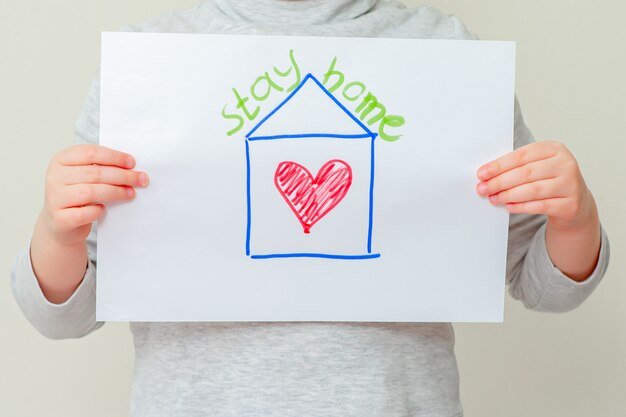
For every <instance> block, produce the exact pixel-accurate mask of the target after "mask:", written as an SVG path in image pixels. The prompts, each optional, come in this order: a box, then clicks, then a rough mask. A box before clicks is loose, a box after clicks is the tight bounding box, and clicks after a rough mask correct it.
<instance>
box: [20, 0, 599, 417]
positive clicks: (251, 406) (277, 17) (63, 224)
mask: <svg viewBox="0 0 626 417" xmlns="http://www.w3.org/2000/svg"><path fill="white" fill-rule="evenodd" d="M130 30H136V31H151V32H190V33H232V34H289V35H316V36H359V37H405V38H408V37H410V38H439V39H473V36H472V34H471V33H469V32H468V31H467V30H466V28H465V27H464V25H463V24H462V23H461V21H459V20H458V19H457V18H455V17H448V16H445V15H443V14H441V13H439V12H437V11H436V10H433V9H432V8H429V7H419V8H417V9H407V8H405V7H404V6H402V5H401V4H400V3H398V2H396V1H390V2H388V1H382V0H333V1H330V0H323V1H322V0H304V1H285V0H254V1H252V0H250V1H242V0H207V1H204V2H202V3H200V4H199V5H198V6H196V7H195V8H193V9H191V10H188V11H183V12H177V13H173V14H170V15H167V16H163V17H160V18H158V19H155V20H152V21H150V22H147V23H144V24H142V25H138V26H134V27H131V28H130ZM515 116H516V121H515V147H516V148H517V150H516V151H515V152H513V153H511V154H508V155H504V156H502V157H501V158H499V159H497V160H495V161H493V162H490V163H487V164H486V165H484V166H483V167H481V168H480V169H479V170H478V172H477V176H478V179H479V182H478V185H477V192H478V193H479V194H480V195H482V196H485V197H488V200H489V202H490V203H491V204H497V205H503V206H505V207H506V208H507V209H508V210H509V211H510V212H511V213H513V214H512V216H511V222H510V238H509V253H508V268H507V283H508V286H509V290H510V291H511V293H512V295H513V296H514V297H515V298H517V299H520V300H521V301H522V302H524V304H525V305H526V306H527V307H529V308H531V309H535V310H541V311H566V310H569V309H572V308H574V307H576V306H577V305H579V304H580V303H581V302H582V301H583V300H584V299H585V298H586V297H587V296H588V295H589V294H590V293H591V292H592V291H593V289H594V288H595V286H596V285H597V284H598V283H599V281H600V280H601V278H602V276H603V274H604V272H605V270H606V267H607V263H608V255H609V248H608V241H607V238H606V235H605V234H604V232H603V231H602V230H601V227H600V223H599V219H598V214H597V210H596V206H595V203H594V200H593V197H592V195H591V193H590V192H589V190H588V189H587V187H586V185H585V183H584V181H583V178H582V176H581V174H580V171H579V169H578V166H577V164H576V161H575V159H574V157H573V156H572V154H571V153H570V152H569V151H568V150H567V149H566V148H565V147H564V146H563V145H561V144H558V143H552V142H540V143H532V142H533V139H532V136H531V133H530V131H529V130H528V129H527V127H526V126H525V125H524V121H523V119H522V116H521V113H520V110H519V107H518V106H517V104H516V112H515ZM98 128H99V86H98V83H97V82H95V83H94V85H93V86H92V88H91V90H90V93H89V96H88V98H87V102H86V105H85V107H84V110H83V112H82V114H81V116H80V118H79V120H78V123H77V126H76V133H77V141H78V142H79V143H80V144H78V145H75V146H73V147H70V148H68V149H66V150H64V151H62V152H60V153H59V154H57V155H56V156H55V157H54V158H53V160H52V162H51V164H50V167H49V170H48V173H47V178H46V198H45V206H44V208H43V210H42V211H41V214H40V216H39V218H38V220H37V224H36V227H35V231H34V233H33V237H32V241H31V245H30V256H29V251H28V250H25V251H24V252H22V253H21V254H20V255H19V256H18V258H17V260H16V263H15V267H14V270H13V274H12V285H13V290H14V294H15V297H16V299H17V301H18V303H19V304H20V306H21V308H22V309H23V311H24V314H25V315H26V317H28V319H29V320H30V321H31V323H32V324H33V325H34V326H35V327H36V328H37V329H38V330H39V331H40V332H41V333H43V334H44V335H46V336H48V337H50V338H55V339H60V338H70V337H82V336H85V335H87V334H88V333H90V332H92V331H94V330H96V329H98V328H99V327H101V326H102V325H103V323H98V322H96V321H95V292H94V289H95V270H96V259H95V228H92V222H94V221H96V220H97V219H99V218H101V217H102V215H103V214H104V210H105V209H104V206H105V205H106V204H107V203H111V202H119V201H130V200H132V198H133V196H134V188H136V187H145V186H147V184H148V175H147V174H146V173H142V172H136V171H134V170H133V167H134V164H135V162H134V160H133V159H132V156H130V155H126V154H123V153H120V152H117V151H114V150H111V149H105V148H102V147H99V146H97V143H98ZM130 204H132V203H130ZM486 204H487V202H486ZM90 231H91V233H90ZM199 261H201V260H199ZM407 273H410V274H416V275H417V273H418V272H416V271H407ZM181 279H182V278H181ZM130 327H131V331H132V333H133V336H134V340H135V348H136V364H135V377H134V384H133V396H132V406H131V415H132V416H134V417H137V416H264V417H268V416H280V417H285V416H329V415H335V416H359V417H365V416H442V417H443V416H446V417H450V416H461V415H462V407H461V404H460V401H459V381H458V372H457V366H456V361H455V356H454V336H453V330H452V327H451V325H450V324H448V323H432V324H418V323H415V324H394V323H376V324H374V323H219V324H216V323H193V324H187V323H131V325H130Z"/></svg>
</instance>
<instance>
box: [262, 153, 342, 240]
mask: <svg viewBox="0 0 626 417" xmlns="http://www.w3.org/2000/svg"><path fill="white" fill-rule="evenodd" d="M274 184H275V185H276V188H277V189H278V192H279V193H280V195H282V196H283V198H284V199H285V201H286V202H287V204H288V205H289V207H290V208H291V210H292V211H293V212H294V214H295V215H296V217H297V218H298V220H299V221H300V223H301V224H302V227H303V228H304V233H311V227H313V225H314V224H315V223H317V222H318V221H319V220H321V219H322V217H324V216H326V215H327V214H328V213H329V212H330V211H331V210H332V209H334V208H335V207H336V206H337V204H339V203H340V202H341V200H343V198H344V197H345V196H346V194H347V193H348V190H349V189H350V186H351V185H352V168H351V167H350V165H348V164H347V163H346V162H345V161H341V160H339V159H331V160H330V161H328V162H326V163H325V164H324V165H322V167H321V168H320V170H319V171H318V172H317V175H316V176H315V178H313V175H311V173H310V172H309V170H307V169H306V168H305V167H303V166H302V165H300V164H298V163H296V162H291V161H284V162H281V163H280V164H278V168H276V173H275V174H274Z"/></svg>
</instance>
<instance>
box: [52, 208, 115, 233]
mask: <svg viewBox="0 0 626 417" xmlns="http://www.w3.org/2000/svg"><path fill="white" fill-rule="evenodd" d="M104 212H105V208H104V206H103V205H101V204H95V205H90V206H84V207H71V208H66V209H63V210H59V211H57V212H55V214H54V223H55V226H56V227H57V229H58V231H59V232H62V233H67V232H70V231H72V230H74V229H77V228H79V227H81V226H85V225H87V224H91V223H93V222H95V221H96V220H100V219H101V218H102V216H103V215H104Z"/></svg>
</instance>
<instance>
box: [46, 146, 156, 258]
mask: <svg viewBox="0 0 626 417" xmlns="http://www.w3.org/2000/svg"><path fill="white" fill-rule="evenodd" d="M134 167H135V159H134V158H133V157H132V156H130V155H128V154H126V153H123V152H119V151H115V150H113V149H109V148H105V147H103V146H98V145H74V146H71V147H69V148H67V149H65V150H63V151H61V152H59V153H58V154H57V155H55V156H54V157H53V158H52V161H51V162H50V165H49V167H48V171H47V174H46V187H45V204H44V210H43V212H42V213H41V214H42V217H43V219H41V220H43V223H44V224H45V225H46V229H47V231H48V233H49V234H50V237H51V238H52V239H53V240H55V241H56V243H57V244H59V245H61V246H73V245H77V244H80V243H83V242H84V241H85V239H86V238H87V236H88V235H89V232H90V230H91V224H92V223H93V222H94V221H96V220H98V219H100V218H102V216H103V215H104V210H105V208H104V204H106V203H112V202H119V201H128V200H132V199H133V198H134V196H135V190H134V187H145V186H146V185H148V176H147V175H146V174H145V173H143V172H137V171H133V170H132V168H134Z"/></svg>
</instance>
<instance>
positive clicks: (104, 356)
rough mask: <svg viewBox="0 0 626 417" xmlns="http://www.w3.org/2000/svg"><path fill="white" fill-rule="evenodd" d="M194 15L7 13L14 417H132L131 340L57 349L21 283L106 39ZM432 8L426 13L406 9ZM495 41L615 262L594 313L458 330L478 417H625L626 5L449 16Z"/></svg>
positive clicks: (501, 9) (7, 361)
mask: <svg viewBox="0 0 626 417" xmlns="http://www.w3.org/2000/svg"><path fill="white" fill-rule="evenodd" d="M194 3H195V1H191V0H135V1H128V0H107V1H96V0H80V1H79V0H56V1H43V0H39V1H32V0H20V1H17V0H0V17H1V23H0V157H1V164H0V181H1V184H0V185H1V187H0V192H1V198H2V200H1V201H2V204H1V205H0V210H1V216H0V236H1V238H0V271H4V272H3V276H4V277H5V279H3V280H2V281H1V282H0V415H1V416H11V417H13V416H17V417H21V416H43V415H47V416H64V417H83V416H94V417H99V416H124V415H127V414H128V406H129V398H130V384H131V378H132V365H133V347H132V339H131V335H130V332H129V331H128V325H127V324H111V323H109V324H107V325H106V326H105V327H104V328H103V329H101V330H99V331H98V332H96V333H94V334H92V335H91V336H89V337H87V338H84V339H81V340H68V341H50V340H47V339H45V338H44V337H43V336H41V335H39V334H38V333H37V332H36V331H35V330H34V329H33V328H32V327H31V326H30V325H29V323H28V322H27V321H26V319H25V318H24V317H23V316H22V314H21V312H20V311H19V309H18V307H17V305H16V304H15V301H14V300H13V297H12V295H11V292H10V287H9V280H8V275H9V269H10V266H11V263H12V262H13V258H14V256H15V254H16V253H17V252H18V251H19V250H20V249H21V248H23V247H26V246H27V245H28V241H29V237H30V233H31V230H32V227H33V224H34V220H35V218H36V216H37V213H38V211H39V210H40V208H41V204H42V196H43V180H44V176H45V171H46V168H47V165H48V161H49V160H50V158H51V156H52V155H53V154H54V153H55V152H56V151H58V150H60V149H62V148H64V147H66V146H68V145H70V144H71V143H72V137H73V134H72V130H73V124H74V121H75V119H76V117H77V115H78V112H79V109H80V107H81V104H82V101H83V99H84V97H85V93H86V91H87V88H88V86H89V83H90V81H91V79H92V78H93V76H94V74H95V73H96V70H97V67H98V65H99V40H100V32H101V31H110V30H116V29H118V28H119V27H121V26H122V25H124V24H127V23H132V22H138V21H141V20H144V19H146V18H149V17H151V16H153V15H157V14H160V13H162V12H164V11H167V10H170V9H174V8H185V7H188V6H190V5H192V4H194ZM406 3H407V4H411V5H417V4H419V3H420V2H417V1H408V0H407V1H406ZM430 4H431V5H433V6H435V7H438V8H440V9H442V10H444V11H445V12H447V13H450V14H456V15H458V16H459V17H461V18H462V19H463V20H464V21H465V22H466V23H467V25H468V26H469V27H470V28H471V29H472V30H473V31H475V32H476V33H477V34H478V35H479V36H480V37H481V38H482V39H499V40H516V41H517V42H518V64H517V94H518V97H519V99H520V101H521V104H522V108H523V110H524V114H525V117H526V121H527V124H528V125H529V126H530V127H531V129H532V130H533V132H534V134H535V136H536V137H537V138H538V139H540V140H548V139H550V140H560V141H562V142H564V143H565V144H567V145H568V147H569V148H570V149H571V150H572V151H573V152H574V154H575V155H576V156H577V158H578V160H579V163H580V165H581V168H582V170H583V173H584V175H585V178H586V180H587V183H588V185H589V186H590V188H591V189H592V191H593V192H594V194H595V196H596V199H597V201H598V205H599V208H600V212H601V217H602V221H603V224H604V226H605V228H606V229H607V231H608V233H609V236H610V239H611V246H612V261H611V267H610V270H609V272H608V274H607V275H606V277H605V279H604V282H603V283H602V284H601V285H600V287H599V288H598V289H597V290H596V292H595V293H594V294H593V295H592V296H591V298H590V299H589V300H588V301H587V302H586V303H585V304H584V305H583V306H581V307H580V308H578V309H577V310H575V311H573V312H570V313H567V314H558V315H557V314H540V313H534V312H530V311H527V310H525V309H524V308H523V306H522V305H521V304H520V303H518V302H516V301H514V300H512V299H510V297H508V298H507V303H506V312H505V323H504V324H490V325H485V324H464V325H458V326H455V328H456V332H457V348H456V350H457V354H458V360H459V366H460V372H461V393H462V400H463V403H464V407H465V410H466V416H468V417H501V416H508V417H517V416H533V417H543V416H545V417H548V416H550V417H552V416H568V417H588V416H600V417H604V416H606V417H618V416H624V415H625V414H624V413H625V410H626V395H624V392H625V390H626V359H625V358H624V356H625V355H626V303H624V301H623V300H624V298H625V297H626V260H625V259H624V253H625V249H626V220H625V214H626V168H625V165H624V159H625V158H626V145H625V144H624V142H625V139H626V135H625V129H624V119H625V118H626V115H625V113H626V105H625V104H624V103H625V99H626V81H625V80H624V75H625V74H626V47H625V46H624V40H626V29H625V25H624V24H623V16H625V15H626V3H625V2H623V1H619V0H613V1H612V0H595V1H593V2H573V1H567V0H550V1H545V0H543V1H539V0H525V1H514V0H473V1H463V2H462V1H445V0H434V1H431V2H430Z"/></svg>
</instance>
